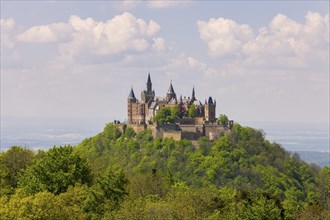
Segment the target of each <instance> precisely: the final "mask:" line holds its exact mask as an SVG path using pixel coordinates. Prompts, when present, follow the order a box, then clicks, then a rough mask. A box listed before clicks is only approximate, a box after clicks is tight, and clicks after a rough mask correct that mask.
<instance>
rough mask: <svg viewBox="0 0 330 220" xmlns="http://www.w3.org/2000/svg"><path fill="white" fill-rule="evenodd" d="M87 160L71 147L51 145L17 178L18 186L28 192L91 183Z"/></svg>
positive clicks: (54, 191)
mask: <svg viewBox="0 0 330 220" xmlns="http://www.w3.org/2000/svg"><path fill="white" fill-rule="evenodd" d="M91 180H92V179H91V173H90V168H89V165H88V162H87V160H85V159H82V158H81V157H80V156H78V155H76V154H75V153H74V152H73V147H71V146H64V147H53V148H51V149H50V150H49V151H48V152H47V153H46V155H45V156H44V157H43V158H41V159H38V160H35V161H34V163H33V164H32V165H31V166H29V167H28V168H27V169H26V171H25V173H24V175H23V176H22V177H21V178H20V179H19V186H21V187H22V188H24V189H25V190H26V192H28V193H32V194H33V193H36V192H42V191H49V192H52V193H54V194H59V193H62V192H65V191H66V190H67V189H68V187H69V186H74V185H75V184H76V183H81V184H85V183H87V184H89V183H91Z"/></svg>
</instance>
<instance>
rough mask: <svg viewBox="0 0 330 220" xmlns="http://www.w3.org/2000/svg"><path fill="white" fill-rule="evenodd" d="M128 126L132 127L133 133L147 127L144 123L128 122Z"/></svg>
mask: <svg viewBox="0 0 330 220" xmlns="http://www.w3.org/2000/svg"><path fill="white" fill-rule="evenodd" d="M128 126H129V127H131V128H133V130H134V131H135V133H140V132H142V131H144V130H145V129H146V128H147V127H146V125H144V124H130V125H128Z"/></svg>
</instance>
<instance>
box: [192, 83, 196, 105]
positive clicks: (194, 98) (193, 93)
mask: <svg viewBox="0 0 330 220" xmlns="http://www.w3.org/2000/svg"><path fill="white" fill-rule="evenodd" d="M194 101H196V97H195V87H194V86H193V89H192V94H191V103H194Z"/></svg>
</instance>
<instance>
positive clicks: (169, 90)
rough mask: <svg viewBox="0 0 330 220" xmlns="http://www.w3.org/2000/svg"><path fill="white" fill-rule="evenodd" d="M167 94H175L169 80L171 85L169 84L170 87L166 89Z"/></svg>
mask: <svg viewBox="0 0 330 220" xmlns="http://www.w3.org/2000/svg"><path fill="white" fill-rule="evenodd" d="M167 93H168V94H175V92H174V89H173V86H172V80H171V84H170V87H169V88H168V91H167Z"/></svg>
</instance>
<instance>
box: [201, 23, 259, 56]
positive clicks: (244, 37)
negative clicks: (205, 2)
mask: <svg viewBox="0 0 330 220" xmlns="http://www.w3.org/2000/svg"><path fill="white" fill-rule="evenodd" d="M197 27H198V30H199V33H200V37H201V39H202V40H203V41H205V42H207V44H208V48H209V52H210V54H211V55H213V56H227V55H232V54H236V53H240V52H241V51H242V48H243V46H244V44H246V43H247V42H249V41H250V40H251V39H253V31H252V29H251V28H250V27H249V26H248V25H244V24H243V25H240V24H237V23H236V22H235V21H233V20H230V19H224V18H218V19H214V18H211V19H210V20H209V21H208V22H205V21H197Z"/></svg>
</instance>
